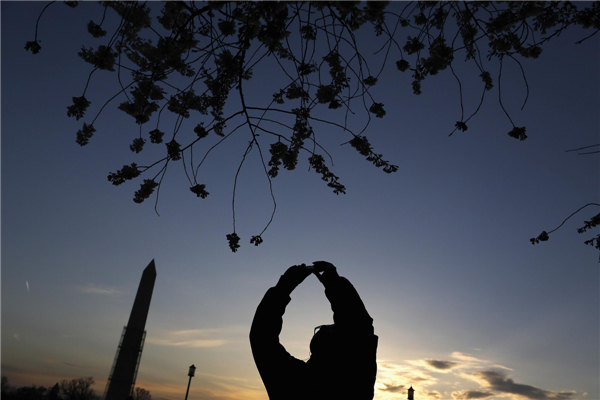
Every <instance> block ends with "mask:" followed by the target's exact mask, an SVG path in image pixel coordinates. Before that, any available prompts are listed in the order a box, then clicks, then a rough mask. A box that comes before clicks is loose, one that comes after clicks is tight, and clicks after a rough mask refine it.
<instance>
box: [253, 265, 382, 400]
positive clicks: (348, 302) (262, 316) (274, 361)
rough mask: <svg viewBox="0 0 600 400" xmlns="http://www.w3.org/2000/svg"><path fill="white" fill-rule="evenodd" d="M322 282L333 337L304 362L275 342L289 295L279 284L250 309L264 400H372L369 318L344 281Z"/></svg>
mask: <svg viewBox="0 0 600 400" xmlns="http://www.w3.org/2000/svg"><path fill="white" fill-rule="evenodd" d="M280 282H281V281H280ZM322 282H323V284H324V285H325V295H326V296H327V299H328V300H329V302H330V303H331V309H332V311H333V320H334V325H335V331H336V334H335V339H334V340H332V341H330V342H328V343H327V351H326V352H319V353H317V354H311V358H310V359H309V360H308V361H307V362H304V361H302V360H299V359H297V358H295V357H293V356H292V355H291V354H289V353H288V352H287V351H286V350H285V348H284V347H283V345H281V343H280V342H279V334H280V333H281V329H282V326H283V314H284V313H285V308H286V306H287V305H288V303H289V302H290V300H291V299H290V296H289V292H288V291H287V290H285V288H283V287H281V285H279V284H278V285H276V286H275V287H272V288H270V289H269V290H268V291H267V293H266V294H265V296H264V298H263V299H262V301H261V302H260V304H259V306H258V308H257V310H256V314H255V315H254V320H253V321H252V328H251V330H250V345H251V347H252V355H253V356H254V361H255V363H256V366H257V368H258V371H259V373H260V376H261V378H262V380H263V383H264V385H265V388H266V390H267V393H268V394H269V399H270V400H296V399H298V400H299V399H302V400H322V399H328V400H336V399H344V400H371V399H373V395H374V385H375V378H376V375H377V363H376V353H377V340H378V337H377V336H376V335H375V334H374V333H373V319H372V318H371V317H370V316H369V314H368V313H367V310H366V309H365V306H364V304H363V302H362V300H361V299H360V297H359V295H358V293H357V292H356V289H355V288H354V286H352V284H351V283H350V282H349V281H348V280H347V279H346V278H343V277H340V276H337V274H336V275H335V276H334V277H332V278H330V279H327V280H323V281H322ZM318 334H319V333H318V332H317V335H318Z"/></svg>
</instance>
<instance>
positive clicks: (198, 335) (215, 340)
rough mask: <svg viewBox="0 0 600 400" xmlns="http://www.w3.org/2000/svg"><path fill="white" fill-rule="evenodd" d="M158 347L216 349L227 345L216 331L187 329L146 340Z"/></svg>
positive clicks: (220, 333) (158, 334) (157, 335)
mask: <svg viewBox="0 0 600 400" xmlns="http://www.w3.org/2000/svg"><path fill="white" fill-rule="evenodd" d="M146 341H147V342H148V343H152V344H157V345H160V346H181V347H218V346H222V345H224V344H225V343H227V340H225V339H224V338H223V337H222V330H218V329H188V330H179V331H168V332H163V333H157V334H156V335H155V337H153V338H149V339H147V340H146Z"/></svg>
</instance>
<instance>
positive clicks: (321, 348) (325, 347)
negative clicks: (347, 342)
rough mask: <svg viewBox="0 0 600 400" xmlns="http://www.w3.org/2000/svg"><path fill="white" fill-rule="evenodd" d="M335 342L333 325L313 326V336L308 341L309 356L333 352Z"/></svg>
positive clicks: (336, 341) (325, 354)
mask: <svg viewBox="0 0 600 400" xmlns="http://www.w3.org/2000/svg"><path fill="white" fill-rule="evenodd" d="M337 344H338V340H337V332H336V329H335V325H334V324H332V325H319V326H317V327H316V328H315V332H314V335H313V338H312V340H311V341H310V353H311V357H314V356H317V357H320V356H327V355H331V354H333V353H335V351H336V348H337Z"/></svg>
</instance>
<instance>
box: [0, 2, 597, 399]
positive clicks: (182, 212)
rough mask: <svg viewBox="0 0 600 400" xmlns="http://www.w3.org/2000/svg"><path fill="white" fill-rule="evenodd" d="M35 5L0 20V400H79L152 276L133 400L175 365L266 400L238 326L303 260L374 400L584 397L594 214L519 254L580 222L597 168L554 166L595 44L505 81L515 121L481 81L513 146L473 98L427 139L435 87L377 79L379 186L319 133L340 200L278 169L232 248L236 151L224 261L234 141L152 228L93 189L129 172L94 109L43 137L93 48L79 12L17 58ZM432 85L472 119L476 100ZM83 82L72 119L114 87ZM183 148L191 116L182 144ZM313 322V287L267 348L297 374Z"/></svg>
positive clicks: (67, 14) (323, 314)
mask: <svg viewBox="0 0 600 400" xmlns="http://www.w3.org/2000/svg"><path fill="white" fill-rule="evenodd" d="M43 6H44V3H39V2H5V1H2V2H1V12H2V43H1V68H2V69H1V79H2V85H1V91H2V98H1V100H2V102H1V129H2V132H1V146H2V154H1V159H2V165H1V167H2V175H1V178H2V204H1V206H2V218H1V223H2V232H1V233H2V234H1V237H2V240H1V246H2V247H1V251H2V259H1V262H2V265H1V290H2V292H1V293H2V294H1V296H2V299H1V300H2V301H1V307H2V309H1V315H2V318H1V322H2V324H1V341H2V346H1V351H2V352H1V361H2V365H1V370H2V375H6V376H7V377H8V378H9V383H10V384H11V385H13V386H22V385H31V384H36V385H45V386H50V385H53V384H54V383H55V382H58V381H60V380H62V379H71V378H76V377H82V376H93V377H94V380H95V385H94V389H95V390H96V392H97V393H99V394H102V393H103V391H104V388H105V385H106V380H107V377H108V373H109V370H110V367H111V365H112V361H113V358H114V355H115V351H116V349H117V344H118V341H119V338H120V335H121V331H122V329H123V326H124V325H125V324H126V323H127V319H128V317H129V312H130V311H131V306H132V305H133V299H134V297H135V293H136V290H137V286H138V284H139V281H140V278H141V274H142V271H143V269H144V268H145V267H146V265H147V264H148V263H149V262H150V261H151V260H152V259H154V260H155V262H156V270H157V278H156V284H155V287H154V294H153V298H152V303H151V307H150V312H149V316H148V321H147V324H146V330H147V336H146V343H145V347H144V350H143V354H142V359H141V364H140V369H139V373H138V376H137V382H136V386H140V387H143V388H146V389H148V390H150V391H151V393H152V397H153V398H154V399H156V400H159V399H168V400H174V399H180V398H182V397H183V396H184V395H185V389H186V385H187V383H188V377H187V371H188V367H189V366H190V365H192V364H194V365H195V366H196V367H197V370H196V376H195V377H194V378H193V379H192V383H191V388H190V394H189V399H193V400H216V399H219V400H225V399H227V400H234V399H249V400H254V399H267V394H266V391H265V390H264V386H263V385H262V381H261V379H260V376H259V374H258V372H257V370H256V367H255V365H254V362H253V359H252V354H251V351H250V345H249V340H248V333H249V329H250V324H251V321H252V318H253V315H254V311H255V310H256V306H257V305H258V303H259V302H260V300H261V299H262V296H263V295H264V292H265V291H266V290H267V289H268V288H269V287H271V286H273V285H274V284H275V283H276V282H277V280H278V278H279V276H280V275H281V274H282V273H283V272H284V271H285V270H286V269H287V268H288V267H289V266H291V265H294V264H300V263H311V262H312V261H315V260H327V261H329V262H331V263H333V264H335V265H336V266H337V269H338V272H339V273H340V275H342V276H345V277H347V278H348V279H349V280H350V281H351V282H352V283H353V284H354V286H355V287H356V289H357V291H358V292H359V294H360V295H361V298H362V299H363V301H364V303H365V305H366V308H367V310H368V311H369V313H370V315H371V316H372V317H373V319H374V327H375V333H376V334H377V335H378V336H379V347H378V353H377V360H378V374H377V383H376V387H375V389H376V393H375V399H377V400H387V399H400V398H405V396H406V389H407V388H408V386H410V385H412V387H413V388H414V389H415V390H416V392H415V399H418V400H421V399H432V400H437V399H443V400H454V399H456V400H458V399H468V398H469V399H491V400H499V399H511V400H521V399H544V400H546V399H548V400H549V399H556V400H572V399H573V400H574V399H589V400H594V399H600V389H599V383H598V382H599V381H598V376H599V374H600V369H599V363H600V362H599V355H600V347H599V346H600V345H599V340H598V338H599V335H600V327H599V318H600V293H599V290H600V289H599V288H600V275H599V271H600V270H599V267H600V266H599V264H598V252H597V251H596V250H594V249H593V248H592V247H590V246H585V245H584V244H583V241H584V240H586V239H588V238H589V237H591V236H592V235H595V233H594V232H592V233H591V234H589V235H588V236H585V235H580V234H577V231H576V230H577V228H579V227H580V226H581V225H583V221H584V220H585V219H589V218H591V217H592V216H593V215H595V213H596V212H597V210H594V209H592V208H591V207H589V208H587V209H586V210H584V211H582V212H581V213H580V214H578V215H577V216H576V217H575V218H572V219H570V220H569V221H567V222H566V223H565V225H564V226H563V227H562V228H561V229H559V230H558V231H556V232H555V233H553V234H552V235H551V237H550V240H549V241H548V242H546V243H542V244H540V245H535V246H532V245H531V243H530V242H529V238H530V237H535V236H537V235H538V234H539V233H540V232H541V231H542V230H546V231H549V230H551V229H553V228H555V227H556V226H558V225H559V224H560V223H561V222H562V221H563V220H564V219H565V218H566V217H567V216H568V215H569V214H571V213H572V212H573V211H575V210H577V209H578V208H579V207H581V206H583V205H584V204H586V203H590V202H596V203H597V202H598V200H599V199H598V196H599V193H600V190H599V189H600V187H599V179H598V171H599V158H598V157H597V155H583V156H578V155H577V153H576V152H565V151H566V150H569V149H574V148H579V147H583V146H588V145H592V144H596V143H598V133H599V128H600V115H599V114H600V38H599V36H595V37H593V38H591V39H590V40H588V41H586V42H584V43H582V44H579V45H575V44H574V43H575V41H577V40H578V39H580V38H581V37H582V36H587V34H589V33H590V32H588V33H585V32H581V31H573V32H570V31H567V32H566V33H564V34H562V35H561V36H560V37H559V38H557V39H556V40H555V41H553V42H550V43H549V44H548V45H547V46H546V47H544V53H543V54H542V56H541V57H540V59H538V60H529V61H527V62H524V64H523V65H524V68H525V71H526V72H527V79H528V85H529V88H530V95H529V99H528V102H527V105H526V107H525V108H524V109H523V110H521V105H522V102H523V99H524V97H525V93H526V91H525V86H524V84H523V81H522V77H521V71H520V70H519V68H518V66H516V65H515V64H507V65H506V66H505V69H504V71H503V82H504V86H503V88H502V90H503V96H505V97H504V98H505V100H504V102H505V105H506V106H507V108H508V110H509V111H510V113H511V117H512V118H513V120H514V121H515V124H516V125H517V126H527V134H528V136H529V138H528V139H527V140H526V141H523V142H520V141H517V140H515V139H513V138H511V137H509V136H508V135H507V132H508V131H509V130H510V129H511V128H512V126H511V125H510V122H509V121H508V120H507V118H506V116H505V115H504V113H503V111H502V110H501V108H500V107H499V105H498V101H497V96H498V92H497V87H496V88H494V89H493V90H492V92H491V94H490V95H489V97H488V98H487V100H486V103H484V105H483V106H482V109H481V111H480V113H479V114H478V115H477V116H476V117H475V118H474V119H473V121H472V122H471V123H470V124H469V130H468V131H466V132H457V133H455V134H454V135H452V136H450V137H449V136H448V134H449V132H450V131H452V129H453V127H454V123H455V122H456V120H457V119H459V117H460V104H459V102H458V92H457V83H456V81H455V80H454V78H453V77H452V76H451V74H450V73H449V71H444V72H442V73H440V75H438V76H436V77H432V78H431V79H428V80H426V81H425V82H424V86H423V94H422V95H420V96H414V95H413V94H412V93H411V89H410V78H409V77H408V76H405V75H402V74H401V73H400V72H398V71H397V70H395V68H394V66H393V63H391V64H390V65H389V67H388V68H387V69H386V70H385V71H384V73H383V75H382V77H381V78H380V82H385V84H378V85H376V86H375V87H374V89H373V93H374V95H376V96H377V98H378V99H380V101H381V102H383V103H384V104H385V106H386V110H387V115H386V117H385V118H383V119H376V120H374V121H373V122H372V124H371V126H370V127H369V131H368V133H369V135H370V136H369V139H370V141H371V143H372V144H373V146H374V148H375V149H376V150H377V151H378V152H381V153H383V154H384V157H385V158H386V159H388V160H390V161H391V162H393V163H394V164H397V165H398V166H399V171H398V172H397V173H395V174H390V175H387V174H384V173H383V172H382V171H381V170H378V169H377V168H374V167H373V166H372V165H370V164H369V163H368V162H366V161H365V160H364V159H361V157H360V156H359V155H358V154H356V152H355V151H354V150H353V149H352V148H350V147H349V146H347V145H345V146H339V144H341V143H344V142H346V141H347V140H348V137H347V136H344V134H343V132H341V131H339V130H335V129H331V128H330V127H327V126H322V125H317V126H316V128H315V131H316V132H317V134H318V135H321V136H322V137H323V143H324V144H325V145H326V148H327V149H328V151H330V153H331V154H332V157H333V160H334V162H335V166H334V167H333V171H334V173H336V174H337V175H338V176H340V180H341V181H342V183H343V184H344V185H345V186H346V188H347V194H346V195H339V196H336V195H335V194H333V193H331V190H330V189H329V188H327V187H326V186H325V184H324V183H323V182H322V181H321V180H320V179H319V177H318V176H317V175H316V174H315V173H314V171H308V168H307V167H308V165H307V164H306V161H303V162H304V164H302V162H301V163H300V166H299V168H297V170H295V171H282V173H281V174H280V176H278V177H277V178H275V179H274V180H273V190H274V194H275V197H276V201H277V212H276V214H275V218H274V221H273V223H272V224H271V226H270V227H269V229H268V230H267V231H266V232H265V234H264V235H263V239H264V243H263V244H261V245H260V246H258V247H254V246H253V245H250V244H249V243H248V240H249V238H250V236H252V235H256V234H258V233H259V232H260V231H261V230H262V228H263V227H264V225H265V224H266V223H267V222H268V220H269V217H270V214H271V211H272V203H271V197H270V193H269V187H268V182H267V181H266V178H265V176H264V172H263V171H262V167H261V165H260V160H259V158H258V156H257V155H256V153H255V152H254V153H252V154H251V156H249V157H248V160H247V162H246V163H245V164H244V167H243V169H242V170H241V173H240V177H239V182H238V192H237V195H236V199H237V208H236V226H237V231H238V234H239V235H240V236H241V237H242V242H241V244H242V247H241V249H240V250H239V251H238V252H237V253H235V254H234V253H232V252H231V251H230V250H229V248H228V245H227V242H226V240H225V235H226V234H229V233H231V231H232V227H231V223H232V219H231V193H232V188H233V181H234V176H235V172H236V170H237V167H238V165H239V161H240V160H241V156H242V154H243V152H244V149H245V146H246V144H247V142H248V140H249V139H248V137H249V133H248V132H246V133H243V134H240V136H239V137H238V140H237V141H233V140H232V141H229V142H224V145H223V146H222V147H219V148H218V150H216V155H214V156H213V157H212V158H209V159H208V161H207V164H205V165H204V167H203V170H201V171H202V175H201V177H202V179H204V181H203V182H206V184H207V190H208V191H209V192H210V196H208V197H207V198H206V199H204V200H202V199H197V198H196V197H195V196H193V195H192V194H190V192H189V189H188V187H189V185H188V184H187V180H186V178H185V175H184V174H183V172H182V168H181V166H178V167H177V168H173V169H172V170H170V171H169V173H168V174H167V178H166V179H165V184H164V185H163V187H162V189H161V196H160V201H159V205H158V211H159V213H160V216H157V214H156V213H155V212H154V206H153V198H152V199H151V200H149V201H147V202H145V203H144V204H142V205H139V204H136V203H134V202H133V201H132V197H133V192H134V191H135V190H137V188H138V183H137V182H134V183H131V184H124V185H121V186H119V187H114V186H112V185H110V183H109V182H108V181H107V179H106V177H107V175H108V173H109V172H113V171H115V170H116V169H119V168H121V166H122V165H124V164H130V163H131V162H138V161H137V160H139V164H140V165H144V162H147V161H149V160H150V159H151V156H152V154H151V153H150V154H144V153H141V154H140V155H134V154H132V153H131V152H130V151H129V148H128V146H129V143H131V140H132V139H133V138H135V137H136V134H137V128H136V125H135V123H134V122H133V121H132V120H131V118H130V117H128V116H126V115H125V114H124V113H122V112H120V111H118V110H116V107H115V106H114V105H113V106H112V107H110V106H109V107H107V110H106V111H105V112H104V113H103V115H102V116H101V118H100V119H99V120H98V122H97V123H96V124H95V127H96V129H97V132H96V136H95V137H94V138H93V140H92V141H91V143H90V144H89V145H88V146H86V147H84V148H81V147H80V146H79V145H77V144H76V143H75V132H76V131H77V130H78V129H80V127H81V122H82V121H75V120H74V119H69V118H67V116H66V107H67V106H68V105H70V104H71V98H72V97H73V96H80V95H81V91H82V90H83V87H84V86H85V82H86V80H87V75H88V74H89V71H90V68H89V65H88V64H85V63H84V62H83V61H82V60H81V59H80V58H78V57H77V51H79V49H80V48H81V46H82V45H83V44H86V45H90V44H93V45H94V46H96V45H97V44H98V41H96V43H95V42H94V39H93V38H91V37H89V35H88V34H87V32H86V25H87V22H88V21H89V20H90V19H95V20H97V19H99V18H100V17H101V9H100V8H99V7H98V6H97V5H96V4H93V5H92V4H90V5H87V4H86V5H84V6H79V7H78V8H77V9H70V8H68V7H65V6H64V5H62V4H57V5H54V6H52V7H51V8H49V10H48V13H47V15H45V16H44V18H43V19H42V21H41V25H40V38H41V39H42V42H41V44H42V46H43V49H42V51H41V52H40V54H38V55H37V56H33V55H32V54H31V53H29V52H26V51H25V50H24V45H25V42H26V41H29V40H33V35H34V28H35V21H36V19H37V16H38V14H39V12H40V11H41V9H42V8H43ZM367 45H368V43H367ZM455 64H456V71H457V73H458V74H459V75H460V74H462V75H461V76H464V77H465V80H464V82H463V92H464V93H465V94H466V95H465V105H466V106H467V107H471V108H470V109H471V110H472V109H473V108H474V107H476V104H477V101H478V99H479V96H480V87H481V82H480V80H479V78H478V77H477V76H476V75H475V76H474V77H475V79H469V77H472V76H473V75H472V74H471V75H469V72H471V73H472V72H473V71H472V70H470V69H469V67H467V66H460V65H461V63H460V62H459V60H457V62H456V63H455ZM490 65H491V66H490V69H491V71H492V72H495V73H497V66H494V65H493V64H490ZM494 68H496V69H494ZM98 76H99V78H98V79H96V80H92V83H91V84H90V89H89V96H88V99H91V101H92V106H91V107H90V108H91V109H92V108H93V109H94V110H96V111H97V110H98V109H99V107H100V105H101V104H102V103H103V99H107V98H108V97H110V96H111V95H112V94H113V93H114V88H115V87H116V86H115V85H116V84H117V83H116V79H115V77H114V75H110V74H108V73H105V74H99V75H98ZM276 76H277V75H276V73H275V72H274V71H271V70H269V69H264V70H259V71H257V72H256V73H255V77H254V78H253V80H251V81H250V82H249V83H248V85H250V86H249V87H250V89H249V90H248V93H251V94H252V95H255V96H256V99H258V100H260V99H261V98H260V96H261V95H262V94H264V93H267V96H270V93H271V92H268V91H267V90H265V89H264V87H263V86H261V85H266V83H265V82H267V81H269V82H276ZM492 76H494V74H492ZM261 78H262V80H261ZM252 85H254V86H252ZM470 88H474V89H473V90H469V89H470ZM111 90H112V92H111ZM258 100H257V101H258ZM94 107H95V108H94ZM84 120H85V119H84ZM196 123H197V121H196ZM194 126H195V123H194V119H193V118H191V119H190V120H189V121H185V123H184V125H183V126H182V130H188V131H190V132H191V131H192V129H193V127H194ZM244 135H246V136H244ZM242 136H244V137H242ZM321 136H319V137H321ZM207 139H208V138H207ZM211 140H213V142H212V143H214V138H212V139H211ZM207 143H209V144H210V143H211V142H207ZM136 157H137V158H136ZM331 322H332V315H331V310H330V307H329V304H328V302H327V300H326V298H325V296H324V293H323V288H322V286H321V284H320V283H319V282H318V281H317V279H315V278H314V277H309V278H307V280H306V281H305V282H304V283H303V284H302V285H300V286H299V287H298V288H297V289H296V291H295V292H294V293H293V294H292V302H291V303H290V305H289V306H288V307H287V311H286V314H285V317H284V328H283V332H282V335H281V341H282V343H283V344H284V346H285V347H286V348H287V350H288V351H289V352H290V353H291V354H293V355H294V356H296V357H297V358H300V359H307V358H308V357H309V350H308V344H309V342H310V339H311V337H312V334H313V328H314V327H315V326H317V325H321V324H324V323H331Z"/></svg>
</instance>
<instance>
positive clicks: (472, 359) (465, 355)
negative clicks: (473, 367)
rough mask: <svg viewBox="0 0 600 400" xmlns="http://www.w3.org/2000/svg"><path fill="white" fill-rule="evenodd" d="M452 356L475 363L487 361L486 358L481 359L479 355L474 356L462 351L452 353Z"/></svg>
mask: <svg viewBox="0 0 600 400" xmlns="http://www.w3.org/2000/svg"><path fill="white" fill-rule="evenodd" d="M451 356H452V358H456V359H458V360H461V361H466V362H473V363H487V362H488V361H486V360H480V359H479V358H477V357H474V356H472V355H470V354H468V353H461V352H460V351H455V352H453V353H452V354H451Z"/></svg>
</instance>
